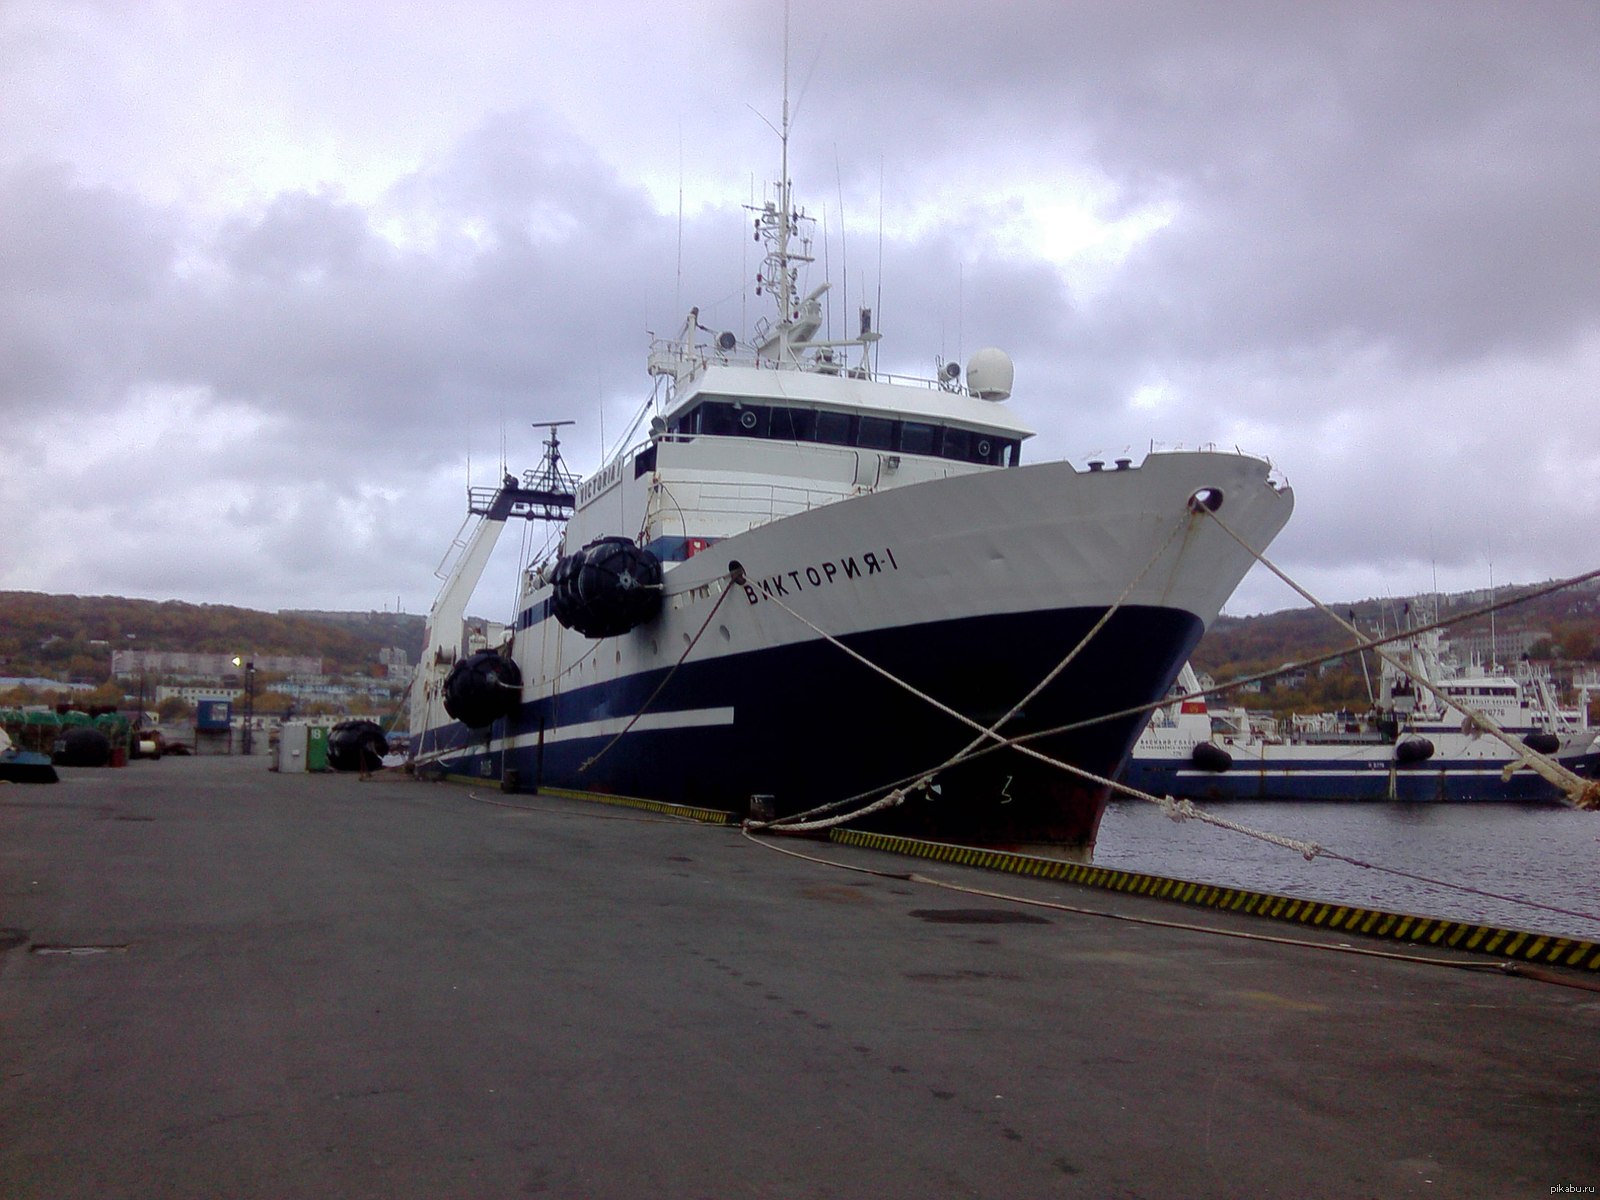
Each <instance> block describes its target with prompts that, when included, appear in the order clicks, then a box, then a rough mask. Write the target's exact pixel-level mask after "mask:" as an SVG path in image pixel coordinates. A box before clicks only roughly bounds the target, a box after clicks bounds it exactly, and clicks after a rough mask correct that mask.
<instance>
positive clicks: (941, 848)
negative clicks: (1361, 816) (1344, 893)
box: [831, 829, 1600, 971]
mask: <svg viewBox="0 0 1600 1200" xmlns="http://www.w3.org/2000/svg"><path fill="white" fill-rule="evenodd" d="M831 836H832V839H833V840H834V841H836V842H839V843H841V844H843V845H846V846H862V847H865V848H866V849H869V850H884V851H887V852H889V853H891V854H904V855H909V856H912V857H915V858H931V859H935V860H937V861H939V862H948V863H958V864H960V865H962V866H967V867H979V868H981V869H983V870H988V871H1005V872H1008V873H1010V874H1013V875H1030V876H1032V877H1034V878H1036V879H1054V880H1059V881H1061V882H1063V883H1076V884H1080V885H1081V886H1084V887H1092V888H1103V889H1105V890H1106V891H1112V892H1127V893H1129V894H1133V895H1139V896H1149V897H1151V898H1152V899H1156V900H1173V901H1176V902H1177V903H1179V904H1189V905H1194V906H1196V907H1199V908H1216V909H1222V910H1224V911H1227V912H1236V913H1245V914H1248V915H1249V916H1254V917H1267V918H1269V919H1271V920H1275V921H1290V922H1293V923H1295V924H1297V925H1312V926H1315V927H1316V928H1318V929H1337V930H1339V931H1341V932H1343V933H1354V934H1360V935H1362V936H1364V937H1375V938H1386V939H1388V940H1390V941H1396V942H1411V943H1422V944H1425V945H1429V946H1437V947H1439V948H1441V949H1446V948H1447V949H1452V950H1468V951H1472V952H1473V953H1476V954H1489V955H1493V956H1495V957H1497V958H1512V959H1520V960H1522V961H1524V962H1536V963H1547V964H1549V965H1551V966H1561V967H1576V968H1578V969H1579V970H1584V971H1600V946H1597V945H1596V944H1595V943H1593V942H1585V941H1581V940H1579V939H1577V938H1567V937H1555V936H1553V935H1551V934H1544V933H1527V932H1524V931H1522V930H1519V929H1502V928H1500V927H1499V926H1496V925H1477V924H1473V923H1472V922H1470V921H1449V920H1445V919H1444V918H1442V917H1416V916H1411V915H1409V914H1407V913H1395V912H1386V911H1384V910H1382V909H1376V908H1356V907H1353V906H1350V905H1345V904H1332V903H1329V902H1327V901H1324V900H1305V899H1299V898H1296V897H1293V896H1278V895H1274V894H1273V893H1271V892H1254V891H1248V890H1246V889H1244V888H1234V887H1222V886H1220V885H1218V884H1211V883H1194V882H1192V881H1190V880H1187V879H1171V878H1168V877H1167V876H1164V875H1145V874H1142V873H1140V872H1138V871H1119V870H1116V869H1114V868H1112V867H1093V866H1088V865H1085V864H1082V863H1069V862H1062V861H1061V860H1060V859H1054V858H1039V857H1036V856H1034V855H1031V854H1014V853H1011V852H1009V851H1005V850H981V849H977V848H975V847H972V846H955V845H951V844H949V843H946V842H928V841H923V840H921V839H919V838H907V837H895V836H893V835H890V834H882V833H862V832H860V831H859V830H855V829H835V830H833V831H832V834H831Z"/></svg>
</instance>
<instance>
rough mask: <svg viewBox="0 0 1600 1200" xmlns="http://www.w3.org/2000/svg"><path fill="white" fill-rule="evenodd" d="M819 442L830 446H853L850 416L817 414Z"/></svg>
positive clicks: (826, 413)
mask: <svg viewBox="0 0 1600 1200" xmlns="http://www.w3.org/2000/svg"><path fill="white" fill-rule="evenodd" d="M817 441H819V442H826V443H827V444H828V445H830V446H849V445H853V444H854V442H855V439H854V438H852V437H851V436H850V414H849V413H841V412H819V413H817Z"/></svg>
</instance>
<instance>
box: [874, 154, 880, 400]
mask: <svg viewBox="0 0 1600 1200" xmlns="http://www.w3.org/2000/svg"><path fill="white" fill-rule="evenodd" d="M874 307H875V308H876V309H877V310H878V328H879V329H882V328H883V155H881V154H880V155H878V299H877V301H876V303H875V304H874ZM880 353H881V351H880V350H879V349H878V347H877V346H873V347H872V373H873V374H874V375H876V374H877V373H878V365H879V364H878V355H879V354H880Z"/></svg>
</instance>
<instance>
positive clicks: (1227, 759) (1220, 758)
mask: <svg viewBox="0 0 1600 1200" xmlns="http://www.w3.org/2000/svg"><path fill="white" fill-rule="evenodd" d="M1189 761H1190V762H1192V763H1194V765H1195V766H1197V767H1199V768H1200V769H1201V770H1202V771H1214V772H1216V773H1217V774H1218V775H1220V774H1222V773H1223V772H1224V771H1228V770H1231V769H1232V768H1233V755H1231V754H1229V753H1228V752H1227V751H1226V750H1224V749H1223V748H1222V747H1221V746H1219V745H1217V744H1216V743H1215V742H1196V743H1195V747H1194V749H1193V750H1191V751H1189Z"/></svg>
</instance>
